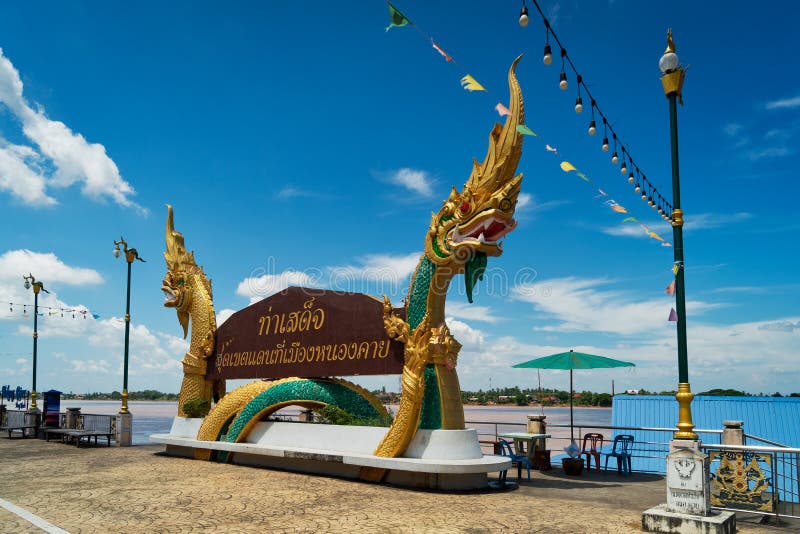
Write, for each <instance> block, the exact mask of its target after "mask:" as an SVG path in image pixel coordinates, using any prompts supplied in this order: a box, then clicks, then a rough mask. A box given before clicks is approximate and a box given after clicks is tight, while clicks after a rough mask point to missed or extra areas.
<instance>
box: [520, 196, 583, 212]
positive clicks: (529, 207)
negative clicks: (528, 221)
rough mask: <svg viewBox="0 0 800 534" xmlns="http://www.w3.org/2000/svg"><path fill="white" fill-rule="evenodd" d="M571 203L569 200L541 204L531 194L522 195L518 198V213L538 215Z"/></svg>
mask: <svg viewBox="0 0 800 534" xmlns="http://www.w3.org/2000/svg"><path fill="white" fill-rule="evenodd" d="M569 203H570V201H569V200H548V201H546V202H539V201H538V200H537V199H536V197H535V196H534V195H532V194H530V193H520V194H519V197H518V198H517V207H516V211H517V213H526V212H533V213H534V214H538V213H544V212H546V211H550V210H554V209H556V208H558V207H560V206H563V205H565V204H569Z"/></svg>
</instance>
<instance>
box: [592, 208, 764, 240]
mask: <svg viewBox="0 0 800 534" xmlns="http://www.w3.org/2000/svg"><path fill="white" fill-rule="evenodd" d="M752 218H753V214H752V213H747V212H739V213H731V214H716V213H697V214H693V215H689V216H687V217H686V218H685V222H684V226H683V229H684V231H696V230H709V229H712V228H721V227H723V226H727V225H729V224H735V223H739V222H743V221H747V220H749V219H752ZM647 227H648V228H649V229H650V230H653V231H654V232H656V233H658V234H659V235H661V237H663V238H665V239H669V238H670V237H671V234H672V227H671V226H670V225H669V224H668V223H666V222H664V221H658V222H648V224H647ZM600 231H601V232H603V233H604V234H607V235H613V236H618V237H639V238H645V239H650V236H649V235H648V234H647V232H645V230H644V228H642V226H641V224H640V223H625V224H618V225H616V226H606V227H603V228H601V229H600Z"/></svg>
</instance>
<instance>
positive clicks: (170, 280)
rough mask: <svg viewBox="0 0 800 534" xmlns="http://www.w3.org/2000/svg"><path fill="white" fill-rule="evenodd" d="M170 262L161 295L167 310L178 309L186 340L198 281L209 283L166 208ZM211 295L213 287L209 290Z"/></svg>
mask: <svg viewBox="0 0 800 534" xmlns="http://www.w3.org/2000/svg"><path fill="white" fill-rule="evenodd" d="M164 259H165V260H166V261H167V274H166V275H165V276H164V280H163V281H162V283H161V284H162V285H161V291H163V292H164V297H165V298H164V306H166V307H167V308H175V311H176V312H178V320H179V321H180V323H181V326H182V327H183V337H186V335H187V334H188V333H189V312H190V310H191V307H192V297H193V291H194V287H193V284H195V283H196V280H195V278H196V277H197V276H196V275H197V274H200V275H201V277H200V279H201V280H203V281H206V282H207V280H206V278H205V275H203V270H202V268H200V267H198V265H197V264H196V263H195V261H194V252H186V247H185V246H184V244H183V234H181V233H180V232H178V231H177V230H175V225H174V222H173V213H172V206H170V205H167V251H166V252H165V253H164ZM207 289H208V290H209V294H210V292H211V291H210V289H211V288H210V285H209V287H208V288H207Z"/></svg>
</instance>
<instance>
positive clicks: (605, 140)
mask: <svg viewBox="0 0 800 534" xmlns="http://www.w3.org/2000/svg"><path fill="white" fill-rule="evenodd" d="M603 152H608V137H604V138H603Z"/></svg>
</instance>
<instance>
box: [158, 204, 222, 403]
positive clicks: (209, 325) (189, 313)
mask: <svg viewBox="0 0 800 534" xmlns="http://www.w3.org/2000/svg"><path fill="white" fill-rule="evenodd" d="M164 259H165V260H166V261H167V274H166V276H165V277H164V280H163V282H162V286H161V290H162V291H163V292H164V295H165V300H164V306H166V307H168V308H175V311H176V312H177V313H178V321H180V323H181V326H182V327H183V337H184V338H186V336H187V334H188V333H189V319H191V322H192V337H191V340H190V341H189V352H187V353H186V355H185V356H184V358H183V361H182V362H181V363H182V364H183V382H182V383H181V391H180V395H179V399H178V415H179V416H180V417H186V416H187V414H186V413H184V410H183V406H184V404H185V403H186V402H189V401H193V400H205V401H208V402H209V405H210V404H211V400H212V397H214V398H216V399H218V398H220V397H221V396H223V395H224V394H225V383H224V381H219V382H217V383H212V382H210V381H208V380H206V362H207V358H208V357H209V356H211V355H212V354H213V352H214V335H215V333H216V331H217V319H216V316H215V315H214V304H213V302H212V296H211V281H209V279H208V278H206V275H205V273H204V272H203V268H202V267H200V266H199V265H197V263H195V261H194V252H186V247H185V245H184V243H183V234H181V233H180V232H178V231H177V230H175V225H174V222H173V213H172V206H170V205H167V251H166V252H165V253H164Z"/></svg>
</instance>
